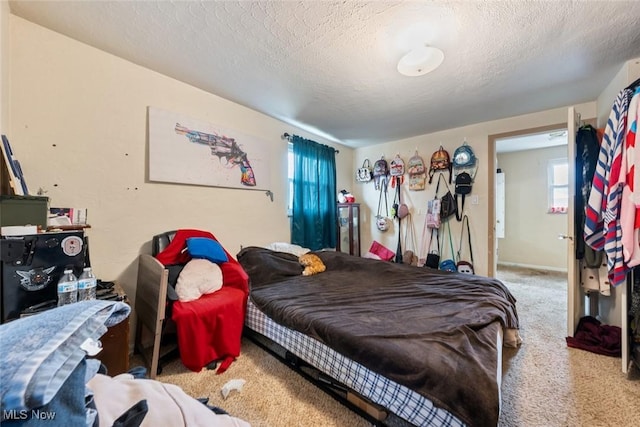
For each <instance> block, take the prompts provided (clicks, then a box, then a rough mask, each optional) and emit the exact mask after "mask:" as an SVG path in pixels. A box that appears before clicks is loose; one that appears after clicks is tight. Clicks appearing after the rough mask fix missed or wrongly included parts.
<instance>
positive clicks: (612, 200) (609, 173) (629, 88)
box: [567, 61, 640, 373]
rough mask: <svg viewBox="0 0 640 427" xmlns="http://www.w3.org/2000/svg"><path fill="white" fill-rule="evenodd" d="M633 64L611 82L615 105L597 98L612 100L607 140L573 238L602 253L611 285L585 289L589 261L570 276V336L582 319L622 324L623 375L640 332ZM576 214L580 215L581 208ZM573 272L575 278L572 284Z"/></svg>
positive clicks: (639, 99) (639, 162)
mask: <svg viewBox="0 0 640 427" xmlns="http://www.w3.org/2000/svg"><path fill="white" fill-rule="evenodd" d="M631 62H632V61H630V62H628V63H627V64H625V67H623V69H622V70H621V71H620V73H619V74H618V76H616V79H614V81H613V82H612V84H613V85H618V90H619V91H618V92H617V93H616V94H615V101H613V102H611V99H602V100H601V99H599V100H598V103H605V102H608V105H609V107H610V108H609V110H608V111H607V114H606V117H605V115H604V114H602V115H600V114H599V117H598V119H599V120H598V125H599V126H598V127H599V128H602V129H604V136H603V138H602V143H601V145H600V149H599V153H598V162H597V164H598V166H597V167H596V168H595V171H594V174H593V180H592V182H593V186H592V187H591V189H590V190H589V194H588V199H587V201H586V203H585V205H583V206H582V208H583V209H584V212H585V215H584V218H583V221H584V224H580V221H579V220H580V216H577V217H576V218H575V220H576V222H575V234H576V237H578V238H577V239H575V240H579V238H580V237H583V238H584V242H585V243H586V244H587V245H588V246H589V247H591V248H593V249H594V250H596V251H598V252H600V253H601V254H603V255H604V260H603V261H602V263H601V264H600V265H601V266H602V267H600V271H602V270H604V273H603V274H602V275H601V278H600V281H601V282H602V281H603V280H602V277H603V276H604V278H605V280H608V282H609V284H610V285H611V286H610V288H609V287H607V288H604V287H600V288H598V285H597V284H596V287H595V289H593V288H591V290H587V291H585V287H584V278H583V277H581V275H580V273H582V275H583V276H584V265H583V264H584V260H585V259H586V257H585V258H583V259H581V261H580V262H575V263H573V266H574V268H573V271H570V272H569V278H570V280H569V284H570V289H569V295H568V312H567V317H568V329H569V335H572V334H573V331H575V322H576V321H577V319H579V318H580V317H582V316H584V315H592V316H595V317H598V318H599V319H600V320H601V321H602V323H605V324H610V325H619V326H620V329H621V332H622V345H621V350H622V371H623V372H625V373H628V372H629V370H630V368H631V367H632V365H633V364H634V363H635V364H636V367H638V368H640V364H639V361H638V355H639V352H640V350H638V346H640V332H639V331H638V330H637V329H636V328H637V325H638V322H639V321H640V283H638V284H636V282H640V278H639V277H638V274H637V273H636V274H634V270H636V272H637V271H638V270H637V269H636V268H634V267H635V266H638V265H640V245H639V243H640V185H639V184H635V188H634V182H635V183H640V174H638V176H637V177H636V174H635V172H634V170H635V169H637V170H640V152H638V154H636V152H635V148H634V147H635V129H636V126H637V124H636V125H634V123H637V119H638V107H639V105H640V79H639V78H638V77H640V66H638V64H640V61H635V64H631ZM630 64H631V65H630ZM634 67H635V68H634ZM610 86H611V85H610ZM569 121H570V124H573V123H575V120H574V119H573V109H572V108H571V109H570V118H569ZM578 122H579V120H578ZM577 125H578V126H579V123H577ZM571 127H572V126H570V128H571ZM577 130H578V129H575V131H577ZM575 134H576V133H574V135H575ZM575 155H576V156H577V157H575V158H576V159H577V161H576V164H577V165H579V164H580V156H581V153H580V152H576V153H575ZM581 172H582V171H581V170H575V171H574V176H575V177H576V178H577V179H579V178H580V177H579V175H578V174H580V173H581ZM577 187H578V188H576V189H575V191H576V194H575V195H576V197H579V196H580V194H579V191H580V188H579V186H577ZM577 200H578V199H577ZM579 206H580V205H579V204H578V205H577V206H576V208H579ZM576 212H578V213H579V209H576ZM636 218H637V219H636ZM581 232H582V233H583V234H580V233H581ZM570 246H571V247H572V248H571V251H572V252H573V254H572V258H573V260H574V261H575V259H576V258H580V256H575V255H576V254H577V253H579V250H578V252H576V251H575V245H574V244H573V242H572V244H571V245H570ZM574 256H575V257H574ZM592 264H593V262H592ZM591 267H592V268H593V270H592V271H597V270H598V267H597V265H593V266H591ZM570 270H572V268H571V264H570ZM572 274H574V277H573V279H574V280H571V276H572ZM595 275H596V276H597V272H596V273H595ZM581 281H582V284H581V283H580V282H581ZM571 285H572V286H571ZM609 292H610V296H609V295H608V293H609Z"/></svg>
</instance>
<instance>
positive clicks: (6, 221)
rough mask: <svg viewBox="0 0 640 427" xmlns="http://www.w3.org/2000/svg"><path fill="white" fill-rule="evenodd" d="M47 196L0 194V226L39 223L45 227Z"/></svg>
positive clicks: (47, 210) (47, 209)
mask: <svg viewBox="0 0 640 427" xmlns="http://www.w3.org/2000/svg"><path fill="white" fill-rule="evenodd" d="M48 212H49V198H48V197H41V196H0V226H2V227H4V226H7V225H39V226H40V227H41V228H42V229H43V230H45V229H46V228H47V213H48Z"/></svg>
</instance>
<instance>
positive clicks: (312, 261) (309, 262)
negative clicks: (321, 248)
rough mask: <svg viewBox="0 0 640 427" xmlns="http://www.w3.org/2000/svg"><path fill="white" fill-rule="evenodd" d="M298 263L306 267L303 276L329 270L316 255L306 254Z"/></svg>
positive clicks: (300, 257)
mask: <svg viewBox="0 0 640 427" xmlns="http://www.w3.org/2000/svg"><path fill="white" fill-rule="evenodd" d="M298 262H299V263H300V265H302V266H303V267H304V271H303V272H302V275H303V276H311V275H313V274H317V273H322V272H323V271H325V270H326V269H327V267H326V266H325V265H324V263H323V262H322V260H321V259H320V257H319V256H318V255H316V254H310V253H306V254H304V255H300V256H299V257H298Z"/></svg>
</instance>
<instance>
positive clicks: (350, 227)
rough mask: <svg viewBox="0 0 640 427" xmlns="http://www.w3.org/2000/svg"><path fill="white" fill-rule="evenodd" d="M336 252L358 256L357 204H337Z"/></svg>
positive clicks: (358, 214) (358, 224)
mask: <svg viewBox="0 0 640 427" xmlns="http://www.w3.org/2000/svg"><path fill="white" fill-rule="evenodd" d="M336 250H337V251H339V252H344V253H348V254H351V255H355V256H360V204H359V203H338V245H337V247H336Z"/></svg>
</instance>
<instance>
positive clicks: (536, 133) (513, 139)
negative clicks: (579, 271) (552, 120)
mask: <svg viewBox="0 0 640 427" xmlns="http://www.w3.org/2000/svg"><path fill="white" fill-rule="evenodd" d="M567 140H568V139H567V124H566V123H558V124H553V125H549V126H543V127H537V128H530V129H523V130H520V131H515V132H508V133H503V134H496V135H490V136H489V154H490V155H489V167H490V170H493V171H494V173H492V174H489V189H490V191H492V192H493V194H490V203H489V222H490V224H489V236H488V237H489V254H488V255H489V265H488V267H489V275H490V276H495V274H496V269H497V266H498V264H501V265H508V266H516V267H525V268H538V269H544V270H550V271H566V266H567V260H566V250H567V248H566V243H565V242H564V241H562V240H558V235H559V234H562V235H566V234H567V221H566V211H565V212H562V210H561V209H560V210H554V211H553V212H552V211H551V210H552V209H553V208H556V207H560V206H554V200H555V203H558V202H559V199H561V196H562V194H566V192H563V190H562V189H556V190H555V191H554V189H553V188H552V187H550V185H549V182H553V180H551V181H550V180H549V179H550V178H553V173H554V172H553V171H554V170H555V175H556V177H555V178H561V176H562V171H563V170H564V181H562V180H561V179H560V180H559V181H556V183H557V184H558V185H561V184H562V183H564V185H565V190H566V187H567V176H568V169H567V168H564V169H562V167H560V168H558V167H555V168H554V166H553V164H554V162H555V163H556V164H557V163H560V162H561V161H563V160H564V164H567V160H566V159H567ZM498 170H500V172H501V175H498ZM550 173H551V174H552V175H551V176H550V175H549V174H550ZM502 179H504V190H505V199H504V218H501V219H500V220H501V221H503V222H502V223H501V224H498V223H497V221H498V218H499V217H501V212H499V211H498V210H499V208H500V203H498V207H496V201H499V200H500V196H499V193H498V191H497V187H496V186H497V183H498V181H502ZM500 226H504V235H502V234H500V237H499V236H498V232H499V231H500ZM550 248H552V249H553V250H552V251H550Z"/></svg>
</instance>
